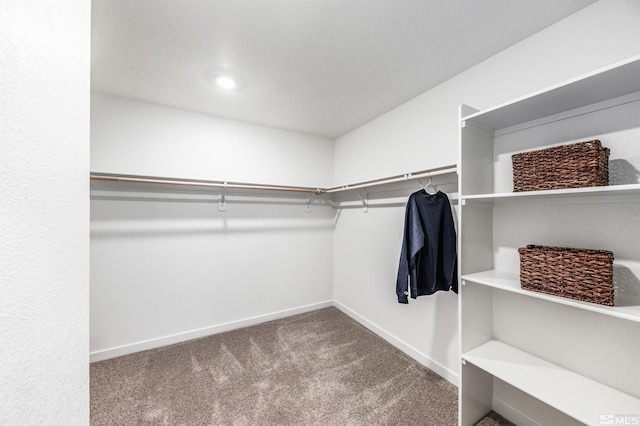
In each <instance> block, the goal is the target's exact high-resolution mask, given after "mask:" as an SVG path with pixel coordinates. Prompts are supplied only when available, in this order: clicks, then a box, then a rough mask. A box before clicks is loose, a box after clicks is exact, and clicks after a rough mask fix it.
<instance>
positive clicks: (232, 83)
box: [213, 74, 238, 90]
mask: <svg viewBox="0 0 640 426" xmlns="http://www.w3.org/2000/svg"><path fill="white" fill-rule="evenodd" d="M213 81H214V83H215V84H216V86H218V87H219V88H221V89H225V90H233V89H236V88H237V87H238V80H237V79H236V78H234V77H233V76H231V75H229V74H216V75H214V76H213Z"/></svg>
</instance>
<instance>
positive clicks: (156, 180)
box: [89, 173, 325, 194]
mask: <svg viewBox="0 0 640 426" xmlns="http://www.w3.org/2000/svg"><path fill="white" fill-rule="evenodd" d="M89 176H90V178H91V180H103V181H110V182H134V183H153V184H159V185H183V186H203V187H208V188H227V189H255V190H262V191H288V192H304V193H312V194H321V193H323V192H325V190H323V189H322V188H310V187H303V186H280V185H258V184H252V183H237V182H220V181H207V180H188V179H173V178H161V177H147V176H130V175H114V174H102V173H91V174H90V175H89Z"/></svg>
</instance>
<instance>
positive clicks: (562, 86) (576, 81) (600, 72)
mask: <svg viewBox="0 0 640 426" xmlns="http://www.w3.org/2000/svg"><path fill="white" fill-rule="evenodd" d="M635 62H640V55H636V56H632V57H630V58H627V59H624V60H621V61H618V62H616V63H613V64H611V65H608V66H605V67H603V68H600V69H597V70H595V71H592V72H589V73H586V74H583V75H580V76H577V77H574V78H571V79H569V80H566V81H563V82H561V83H558V84H554V85H552V86H550V87H547V88H544V89H541V90H538V91H535V92H533V93H529V94H526V95H524V96H521V97H519V98H516V99H513V100H510V101H507V102H504V103H501V104H498V105H495V106H493V107H491V108H487V109H484V110H480V111H477V112H475V113H472V114H469V115H466V116H463V117H460V121H461V122H463V121H470V122H471V121H473V120H474V119H478V118H482V117H483V116H490V115H495V114H497V113H498V112H499V111H500V110H505V109H509V108H510V107H514V106H516V105H518V104H523V103H527V102H529V103H530V102H534V101H535V99H536V98H541V97H543V96H547V95H549V94H551V93H553V92H557V91H561V90H566V89H567V88H570V87H571V86H575V85H580V84H584V83H585V82H586V81H588V80H589V79H594V78H595V79H597V78H599V77H601V76H604V75H605V74H606V73H607V72H610V71H615V70H616V69H618V68H622V67H625V66H630V65H632V64H633V63H635ZM613 97H617V96H613ZM604 100H606V98H605V99H596V100H594V101H591V102H586V103H585V102H578V103H576V104H575V105H572V106H569V107H565V108H564V111H567V110H571V109H576V108H581V107H584V106H587V105H589V104H591V103H598V102H601V101H604ZM558 112H561V111H558ZM538 115H539V114H537V115H536V116H531V117H529V118H526V119H523V120H519V121H518V122H520V123H522V122H528V121H532V120H537V119H540V118H543V117H545V116H546V115H539V116H538ZM549 115H554V114H553V113H552V114H549ZM518 122H514V123H510V124H508V125H505V126H492V128H493V129H496V130H497V129H500V128H506V127H511V126H513V125H516V124H518Z"/></svg>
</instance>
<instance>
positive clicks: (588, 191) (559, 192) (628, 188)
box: [460, 183, 640, 200]
mask: <svg viewBox="0 0 640 426" xmlns="http://www.w3.org/2000/svg"><path fill="white" fill-rule="evenodd" d="M632 194H640V184H637V183H634V184H628V185H609V186H594V187H589V188H570V189H551V190H547V191H526V192H498V193H491V194H470V195H461V196H460V199H461V200H496V199H508V198H544V197H558V196H562V197H567V196H580V195H632Z"/></svg>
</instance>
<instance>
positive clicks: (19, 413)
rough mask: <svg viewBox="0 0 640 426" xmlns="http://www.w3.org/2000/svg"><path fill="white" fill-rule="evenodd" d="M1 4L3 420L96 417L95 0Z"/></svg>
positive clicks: (53, 421) (60, 421)
mask: <svg viewBox="0 0 640 426" xmlns="http://www.w3.org/2000/svg"><path fill="white" fill-rule="evenodd" d="M0 9H1V12H0V123H1V124H0V141H1V143H0V193H1V194H2V202H0V244H1V245H2V247H1V248H0V265H1V266H0V342H1V343H0V401H1V402H0V407H1V408H0V424H3V425H18V424H21V425H26V424H28V425H43V424H47V425H82V424H88V423H89V356H88V341H89V199H88V195H89V186H88V179H87V173H88V172H89V70H90V65H89V58H90V34H91V28H90V23H91V15H90V3H89V2H86V1H65V2H55V3H54V2H51V3H49V2H40V1H20V2H3V3H2V6H0Z"/></svg>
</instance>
